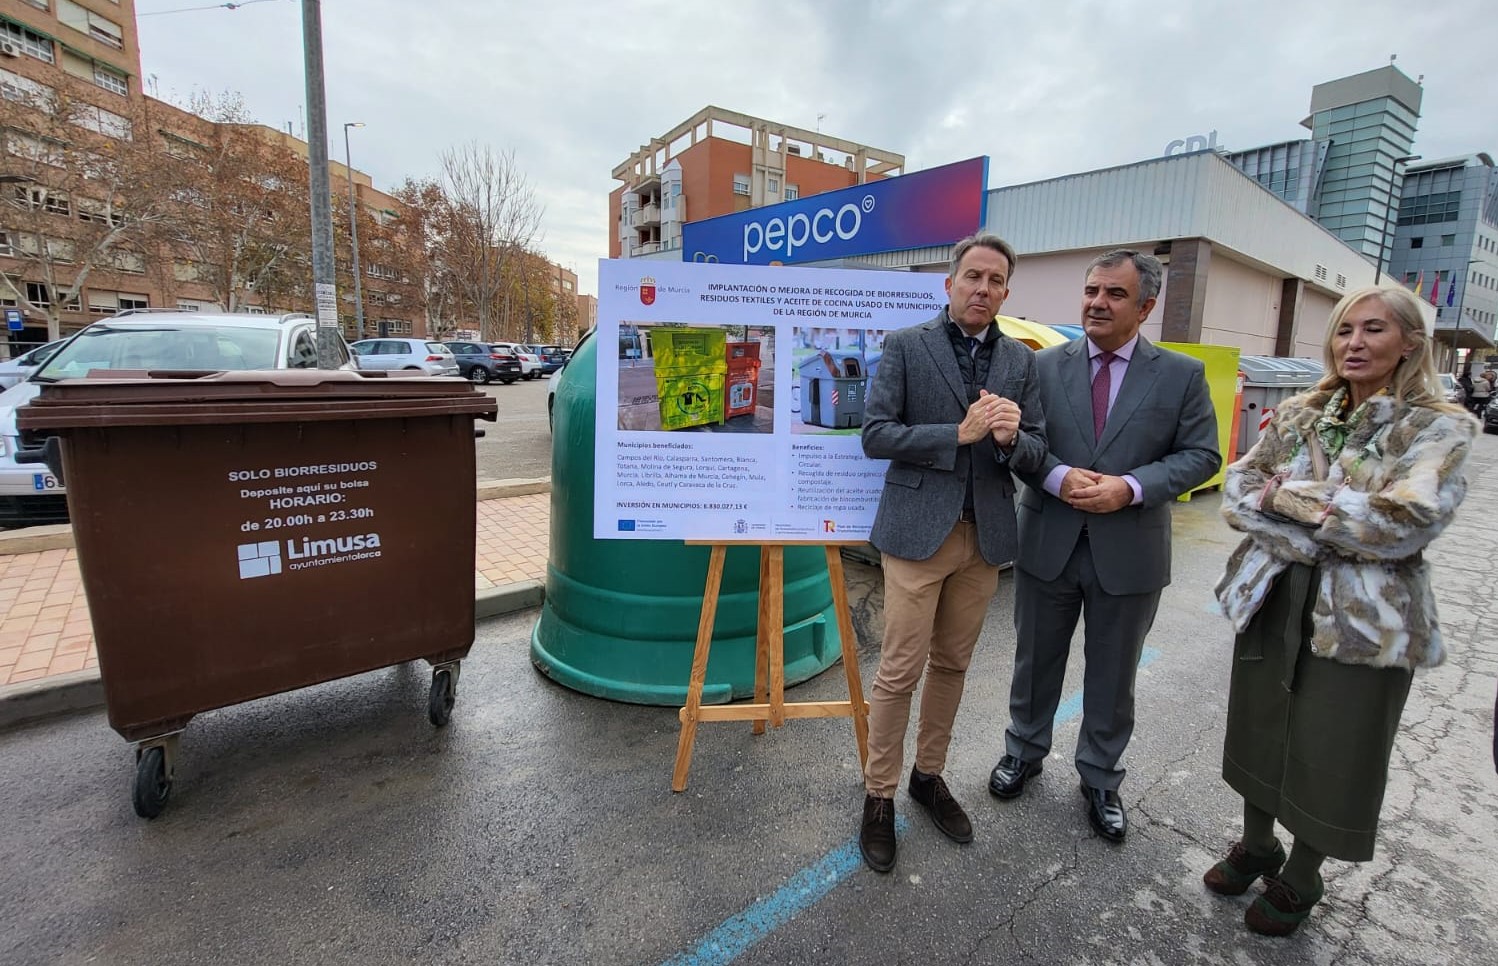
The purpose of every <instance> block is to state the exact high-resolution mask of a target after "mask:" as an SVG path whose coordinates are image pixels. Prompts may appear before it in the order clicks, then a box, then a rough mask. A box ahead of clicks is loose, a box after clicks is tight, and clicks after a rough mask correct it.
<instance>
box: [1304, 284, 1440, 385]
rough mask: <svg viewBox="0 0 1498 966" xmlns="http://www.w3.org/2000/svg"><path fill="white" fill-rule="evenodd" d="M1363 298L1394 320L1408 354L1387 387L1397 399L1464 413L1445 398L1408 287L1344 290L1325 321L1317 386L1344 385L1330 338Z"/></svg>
mask: <svg viewBox="0 0 1498 966" xmlns="http://www.w3.org/2000/svg"><path fill="white" fill-rule="evenodd" d="M1366 299H1378V301H1379V302H1380V303H1381V304H1382V305H1383V307H1384V309H1385V310H1386V311H1387V312H1388V313H1389V316H1390V318H1391V319H1392V320H1393V321H1394V322H1396V323H1398V325H1399V329H1400V333H1401V334H1402V335H1403V336H1404V344H1405V346H1406V347H1408V348H1409V349H1410V353H1409V355H1407V356H1405V357H1403V358H1401V359H1400V360H1399V363H1398V364H1397V365H1396V366H1395V367H1394V378H1393V379H1392V380H1391V381H1390V389H1389V391H1390V392H1392V393H1393V394H1394V396H1395V398H1397V399H1403V400H1404V401H1405V402H1407V403H1409V404H1410V405H1412V406H1426V407H1429V408H1431V409H1440V410H1443V411H1446V412H1453V413H1465V412H1466V410H1465V409H1463V408H1462V407H1460V406H1457V405H1453V404H1452V403H1449V402H1447V401H1446V390H1445V389H1444V388H1442V386H1441V378H1440V376H1438V375H1437V374H1436V355H1435V342H1434V340H1433V339H1432V338H1431V335H1430V333H1429V332H1427V331H1426V329H1425V320H1424V319H1423V318H1422V317H1421V315H1420V300H1419V299H1417V298H1415V295H1414V293H1412V292H1411V291H1410V290H1409V289H1406V288H1402V287H1399V286H1395V285H1369V286H1366V287H1364V288H1360V289H1357V290H1356V291H1352V292H1348V293H1347V294H1346V295H1344V296H1343V297H1342V301H1340V302H1338V303H1337V306H1336V308H1334V309H1332V317H1331V320H1330V321H1329V322H1328V323H1327V325H1326V338H1325V339H1324V340H1323V341H1322V344H1321V351H1322V355H1323V358H1324V360H1325V362H1326V375H1324V376H1322V377H1321V381H1320V382H1319V383H1317V384H1316V388H1317V389H1328V390H1330V389H1337V388H1339V387H1341V386H1345V385H1347V380H1346V379H1343V378H1342V376H1341V375H1340V374H1339V373H1338V372H1337V362H1336V360H1335V359H1334V358H1333V357H1332V340H1333V339H1334V338H1336V334H1337V329H1338V328H1340V327H1341V325H1342V322H1343V320H1345V319H1346V318H1347V313H1349V312H1351V311H1352V310H1353V309H1354V308H1355V307H1356V306H1357V305H1358V304H1359V303H1361V302H1363V301H1364V300H1366Z"/></svg>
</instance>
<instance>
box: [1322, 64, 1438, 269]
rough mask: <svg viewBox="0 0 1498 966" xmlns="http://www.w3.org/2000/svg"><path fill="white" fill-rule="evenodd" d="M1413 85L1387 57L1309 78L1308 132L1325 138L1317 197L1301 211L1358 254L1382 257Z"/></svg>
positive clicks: (1411, 118)
mask: <svg viewBox="0 0 1498 966" xmlns="http://www.w3.org/2000/svg"><path fill="white" fill-rule="evenodd" d="M1422 93H1423V92H1422V90H1421V88H1420V85H1419V84H1417V83H1415V82H1414V81H1412V80H1410V79H1409V78H1408V77H1406V76H1405V75H1404V74H1403V73H1402V72H1401V71H1400V70H1399V69H1398V68H1396V67H1394V66H1393V65H1392V64H1390V65H1389V66H1387V67H1380V68H1378V69H1377V70H1370V71H1367V72H1365V73H1362V74H1354V75H1353V76H1351V77H1344V78H1342V79H1340V80H1334V81H1328V82H1327V83H1325V84H1317V85H1316V86H1315V87H1314V88H1312V90H1311V116H1310V117H1308V118H1306V119H1305V120H1304V121H1302V122H1301V123H1303V124H1304V125H1305V126H1306V127H1309V128H1310V129H1311V140H1312V141H1315V142H1317V143H1321V142H1326V143H1327V145H1328V146H1327V150H1326V161H1325V163H1324V165H1323V166H1322V169H1321V178H1320V185H1319V188H1320V190H1319V192H1318V197H1317V198H1316V205H1315V208H1314V210H1312V211H1311V212H1309V214H1310V215H1311V216H1312V217H1313V218H1315V219H1316V220H1317V221H1319V222H1321V224H1322V225H1323V226H1325V227H1326V229H1327V230H1328V231H1330V232H1332V234H1334V235H1336V236H1337V237H1338V238H1340V239H1342V240H1343V241H1345V242H1346V243H1347V244H1349V245H1351V246H1352V247H1353V248H1355V249H1357V250H1358V251H1361V252H1362V253H1363V254H1365V255H1370V256H1372V257H1374V259H1375V260H1382V257H1383V252H1384V245H1385V244H1386V242H1385V239H1386V236H1387V233H1388V230H1389V227H1390V225H1391V224H1392V222H1393V219H1394V213H1395V209H1396V208H1398V207H1399V181H1400V178H1399V173H1398V172H1397V171H1396V168H1397V167H1398V166H1399V163H1400V162H1401V160H1402V159H1406V158H1408V157H1409V154H1410V149H1411V148H1412V147H1414V144H1415V122H1416V121H1417V120H1418V119H1419V117H1420V99H1421V94H1422Z"/></svg>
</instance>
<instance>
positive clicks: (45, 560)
mask: <svg viewBox="0 0 1498 966" xmlns="http://www.w3.org/2000/svg"><path fill="white" fill-rule="evenodd" d="M550 522H551V494H550V493H549V492H543V493H530V494H527V495H525V496H506V497H496V498H494V499H481V500H480V501H479V504H478V531H477V534H476V536H477V547H476V553H475V555H474V556H475V559H474V568H473V571H474V572H473V586H474V589H475V590H476V591H478V592H479V593H480V594H483V593H484V592H485V591H494V590H496V589H497V588H503V587H506V586H508V585H511V584H516V583H521V582H523V581H544V580H545V579H546V556H547V550H548V538H549V529H550ZM98 666H99V661H98V655H97V654H96V653H95V651H94V635H93V627H92V625H91V624H90V622H89V616H88V601H87V600H86V599H85V598H84V595H83V582H82V580H81V579H80V577H79V574H78V552H77V551H76V550H73V549H71V548H68V549H57V550H42V551H39V552H35V553H14V554H6V553H3V552H0V688H4V687H5V686H6V685H11V684H23V683H31V684H35V682H38V681H42V680H44V679H46V678H49V677H55V676H58V675H64V674H74V673H76V672H79V671H94V670H95V669H97V668H98Z"/></svg>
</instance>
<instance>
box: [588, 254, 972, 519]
mask: <svg viewBox="0 0 1498 966" xmlns="http://www.w3.org/2000/svg"><path fill="white" fill-rule="evenodd" d="M945 279H946V276H945V275H944V274H940V273H916V272H876V271H862V270H849V269H804V268H787V267H782V266H756V265H725V264H721V263H712V262H708V263H702V262H697V263H694V262H679V263H676V262H643V261H638V260H636V261H603V262H600V263H599V284H598V287H599V304H598V331H597V333H596V335H595V338H596V339H597V344H598V346H599V351H598V356H597V358H598V383H597V385H598V390H597V415H596V419H597V422H596V446H597V452H596V466H597V473H598V479H597V485H596V487H595V501H596V502H595V506H594V536H595V537H596V538H598V539H610V538H613V539H642V538H643V539H652V538H654V539H670V540H683V539H685V540H808V541H815V540H862V539H865V538H867V536H868V533H869V529H870V527H871V526H872V525H873V522H874V511H875V510H876V509H877V507H878V504H879V492H880V488H881V486H882V484H883V477H884V470H885V466H886V464H885V463H884V462H883V461H880V460H870V459H868V458H866V457H865V456H864V455H863V445H862V441H861V440H860V438H859V431H860V429H861V427H862V425H863V418H864V405H865V402H866V400H867V397H868V390H869V385H870V383H871V381H872V378H873V376H874V374H875V373H876V372H877V371H878V366H879V359H880V356H881V349H882V346H883V343H884V338H885V336H886V335H887V334H888V333H889V332H891V331H893V330H896V329H900V328H903V327H905V326H909V325H917V324H919V323H922V322H925V321H927V320H928V319H930V318H932V317H933V316H934V315H936V313H937V312H938V311H939V310H940V309H941V307H942V305H944V304H945V301H946V295H945V289H944V286H943V283H944V282H945ZM616 344H617V346H618V350H617V352H615V351H611V350H610V349H609V348H606V347H612V346H614V345H616Z"/></svg>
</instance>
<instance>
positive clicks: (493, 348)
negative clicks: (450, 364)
mask: <svg viewBox="0 0 1498 966" xmlns="http://www.w3.org/2000/svg"><path fill="white" fill-rule="evenodd" d="M446 345H447V347H448V348H449V349H451V350H452V351H453V355H454V356H456V357H457V360H458V373H459V375H461V376H462V377H463V378H464V379H467V380H468V381H469V382H473V383H477V384H478V385H483V384H484V383H486V382H492V381H493V380H495V379H498V380H499V381H500V382H502V383H504V384H505V385H507V386H508V385H509V384H510V383H512V382H514V381H515V380H517V379H519V378H520V359H519V358H518V357H517V356H516V355H515V351H514V350H513V349H511V348H509V347H508V346H502V345H490V344H489V343H487V342H449V343H446Z"/></svg>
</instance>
